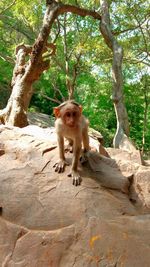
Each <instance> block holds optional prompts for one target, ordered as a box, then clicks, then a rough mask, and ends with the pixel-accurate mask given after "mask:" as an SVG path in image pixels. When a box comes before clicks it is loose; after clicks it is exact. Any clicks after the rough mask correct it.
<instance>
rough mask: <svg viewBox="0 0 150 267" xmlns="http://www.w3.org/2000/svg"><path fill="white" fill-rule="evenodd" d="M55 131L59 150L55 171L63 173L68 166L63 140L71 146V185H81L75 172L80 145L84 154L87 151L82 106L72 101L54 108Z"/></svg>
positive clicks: (86, 125)
mask: <svg viewBox="0 0 150 267" xmlns="http://www.w3.org/2000/svg"><path fill="white" fill-rule="evenodd" d="M54 114H55V118H56V120H55V129H56V133H57V142H58V148H59V161H58V162H57V163H55V165H54V166H53V167H55V171H56V172H58V173H62V172H64V168H65V166H66V165H69V164H68V162H67V161H66V159H65V153H64V138H67V139H68V140H69V143H70V144H72V145H73V159H72V166H71V173H70V174H69V176H71V177H72V182H73V185H75V186H77V185H80V183H81V177H80V174H79V172H78V170H77V168H78V161H79V158H80V153H81V148H82V143H83V148H84V150H83V151H84V153H86V152H88V151H89V136H88V124H89V122H88V119H86V118H85V117H84V115H83V114H82V106H81V105H80V104H78V103H77V102H75V101H74V100H68V101H65V102H63V103H62V104H60V105H59V106H58V107H55V108H54Z"/></svg>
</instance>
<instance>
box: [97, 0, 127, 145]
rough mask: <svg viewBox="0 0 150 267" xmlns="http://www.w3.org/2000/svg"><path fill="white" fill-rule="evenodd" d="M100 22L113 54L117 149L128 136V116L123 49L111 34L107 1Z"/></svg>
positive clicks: (114, 143)
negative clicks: (124, 89)
mask: <svg viewBox="0 0 150 267" xmlns="http://www.w3.org/2000/svg"><path fill="white" fill-rule="evenodd" d="M100 3H101V22H100V31H101V33H102V35H103V37H104V40H105V42H106V44H107V45H108V47H109V48H110V49H111V50H112V53H113V65H112V78H113V93H112V100H113V103H114V108H115V113H116V118H117V131H116V134H115V137H114V140H113V145H114V147H115V148H119V144H120V143H121V140H122V139H123V137H124V135H127V136H129V122H128V115H127V111H126V108H125V105H124V101H123V89H122V85H123V79H122V59H123V49H122V47H121V46H120V45H119V44H118V42H117V41H116V39H115V38H114V36H113V34H112V32H111V26H110V15H109V5H108V1H107V0H101V1H100Z"/></svg>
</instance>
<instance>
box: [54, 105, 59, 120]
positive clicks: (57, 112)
mask: <svg viewBox="0 0 150 267" xmlns="http://www.w3.org/2000/svg"><path fill="white" fill-rule="evenodd" d="M53 113H54V115H55V117H56V118H58V117H59V116H60V109H59V108H58V107H55V108H53Z"/></svg>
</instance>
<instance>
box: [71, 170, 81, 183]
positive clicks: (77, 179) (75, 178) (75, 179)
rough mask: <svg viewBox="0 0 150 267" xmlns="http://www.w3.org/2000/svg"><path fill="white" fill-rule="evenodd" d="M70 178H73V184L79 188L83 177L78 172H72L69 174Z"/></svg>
mask: <svg viewBox="0 0 150 267" xmlns="http://www.w3.org/2000/svg"><path fill="white" fill-rule="evenodd" d="M68 176H69V177H72V184H73V185H75V186H78V185H80V184H81V176H80V174H79V173H78V172H77V171H72V172H71V173H69V174H68Z"/></svg>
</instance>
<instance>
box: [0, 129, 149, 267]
mask: <svg viewBox="0 0 150 267" xmlns="http://www.w3.org/2000/svg"><path fill="white" fill-rule="evenodd" d="M66 157H67V158H68V159H69V161H70V162H71V154H69V153H67V154H66ZM57 159H58V151H57V142H56V135H55V131H54V129H53V128H50V129H41V128H39V127H37V126H36V127H35V126H28V127H26V128H24V129H18V128H15V127H14V128H13V127H11V128H8V127H4V126H0V184H1V186H0V206H1V209H0V211H1V217H0V247H1V249H0V266H2V267H25V266H27V267H48V266H50V267H84V266H85V267H97V266H98V267H105V266H107V267H112V266H118V267H119V266H120V267H121V266H124V267H132V266H136V267H141V266H142V267H148V266H149V262H150V248H149V245H150V239H149V236H150V223H149V220H150V215H149V203H150V197H149V194H148V193H149V184H150V181H149V179H150V176H149V174H150V167H144V166H140V165H139V164H137V163H134V162H131V160H130V161H128V160H124V157H123V156H122V157H120V159H117V160H115V159H111V158H105V157H103V156H99V155H98V154H96V153H94V152H93V153H92V152H91V154H90V155H89V159H88V161H89V162H88V163H87V164H85V166H80V168H79V169H80V173H81V175H82V184H81V185H80V186H78V187H75V186H73V185H72V181H71V178H69V177H67V173H68V172H69V169H70V166H69V167H67V168H66V170H65V172H64V173H63V174H57V173H55V172H54V169H53V165H54V163H55V162H56V160H57ZM129 163H130V167H129V168H126V166H128V165H129ZM137 203H138V205H137Z"/></svg>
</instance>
